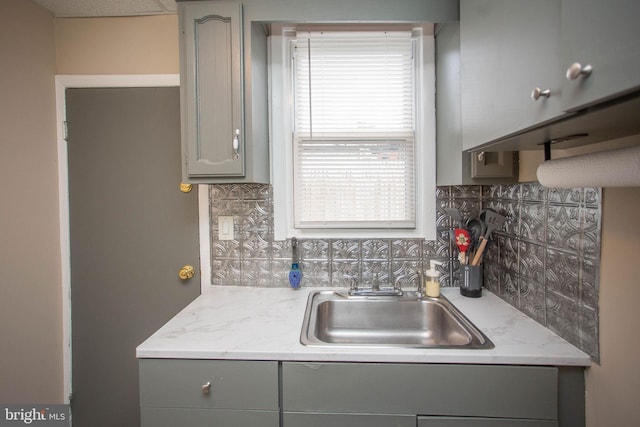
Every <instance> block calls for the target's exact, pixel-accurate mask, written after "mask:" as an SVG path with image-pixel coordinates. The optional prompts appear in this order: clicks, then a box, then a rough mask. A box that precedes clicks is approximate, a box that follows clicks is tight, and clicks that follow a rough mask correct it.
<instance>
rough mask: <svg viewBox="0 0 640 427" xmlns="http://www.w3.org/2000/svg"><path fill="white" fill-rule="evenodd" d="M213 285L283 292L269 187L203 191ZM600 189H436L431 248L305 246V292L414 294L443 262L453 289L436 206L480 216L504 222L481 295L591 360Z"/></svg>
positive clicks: (387, 242) (376, 242) (361, 242)
mask: <svg viewBox="0 0 640 427" xmlns="http://www.w3.org/2000/svg"><path fill="white" fill-rule="evenodd" d="M209 198H210V209H211V265H212V277H211V283H212V284H213V285H239V286H240V285H242V286H262V287H286V286H289V282H288V274H289V269H290V267H291V245H290V242H289V241H276V240H274V239H273V200H272V195H271V187H270V186H269V185H260V184H224V185H211V186H209ZM601 199H602V193H601V190H600V189H594V188H586V189H553V188H552V189H547V188H545V187H542V186H540V185H539V184H514V185H504V186H502V185H497V186H455V187H438V189H437V192H436V203H437V204H438V214H437V224H436V225H437V232H438V233H437V236H438V237H437V240H435V241H425V240H420V239H326V240H315V239H314V240H303V241H301V242H300V246H299V255H300V261H301V269H302V270H303V273H304V278H303V286H304V285H307V286H327V287H329V286H331V287H336V286H338V287H339V286H348V285H349V283H350V282H351V280H352V279H356V280H357V281H358V282H359V283H370V282H372V281H373V280H376V279H377V280H378V281H379V282H380V283H381V284H385V283H388V284H395V283H398V284H400V285H402V286H403V287H412V286H415V279H416V271H418V270H422V269H426V268H428V263H429V260H431V259H437V260H440V261H444V265H443V266H442V267H440V270H441V273H442V275H441V284H442V286H457V285H458V283H459V281H458V269H459V263H458V260H457V248H455V246H454V245H453V242H452V240H451V237H450V232H451V230H452V229H453V227H454V226H456V224H455V223H454V221H453V220H452V219H451V218H450V217H449V216H447V215H446V214H445V212H444V208H446V207H455V208H458V209H459V210H460V211H461V213H462V215H463V217H464V218H465V219H466V218H468V217H471V216H473V215H477V214H478V213H479V212H480V211H481V210H482V209H487V208H490V209H494V210H495V211H497V212H499V213H500V214H503V215H505V216H506V217H507V220H506V222H505V224H504V225H503V226H502V227H501V228H500V229H499V230H497V231H496V232H495V233H494V235H493V238H492V240H491V241H490V244H489V245H488V246H487V249H486V253H485V257H484V275H485V281H484V284H485V287H486V288H488V289H490V290H491V291H492V292H494V293H495V294H496V295H499V296H500V297H501V298H502V299H504V300H505V301H507V302H509V303H510V304H512V305H513V306H515V307H516V308H518V309H519V310H521V311H522V312H524V313H526V314H527V315H529V316H531V317H532V318H533V319H535V320H536V321H538V322H539V323H541V324H543V325H545V326H546V327H548V328H549V329H551V330H553V331H554V332H556V333H557V334H559V335H560V336H562V337H563V338H565V339H566V340H567V341H569V342H571V343H572V344H574V345H576V346H577V347H579V348H581V349H582V350H583V351H585V352H587V353H588V354H590V355H591V356H592V357H593V358H594V359H595V360H598V358H599V352H598V278H599V271H598V267H599V264H600V262H599V258H600V228H601V223H600V216H601ZM218 216H233V217H234V233H235V239H234V240H219V238H218V223H217V219H218Z"/></svg>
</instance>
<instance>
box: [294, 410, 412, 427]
mask: <svg viewBox="0 0 640 427" xmlns="http://www.w3.org/2000/svg"><path fill="white" fill-rule="evenodd" d="M282 419H283V423H282V425H283V426H285V427H327V426H331V427H415V425H416V417H415V415H390V414H328V413H314V412H284V413H283V414H282Z"/></svg>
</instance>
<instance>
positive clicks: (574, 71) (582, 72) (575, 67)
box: [567, 62, 593, 80]
mask: <svg viewBox="0 0 640 427" xmlns="http://www.w3.org/2000/svg"><path fill="white" fill-rule="evenodd" d="M592 71H593V67H592V66H591V65H585V66H584V67H583V66H582V64H580V63H579V62H574V63H573V64H571V65H570V66H569V68H567V80H575V79H577V78H578V77H581V76H582V77H589V75H590V74H591V72H592Z"/></svg>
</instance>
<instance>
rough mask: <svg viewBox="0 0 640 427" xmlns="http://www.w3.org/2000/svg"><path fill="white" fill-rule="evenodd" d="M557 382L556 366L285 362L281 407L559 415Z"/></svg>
mask: <svg viewBox="0 0 640 427" xmlns="http://www.w3.org/2000/svg"><path fill="white" fill-rule="evenodd" d="M557 384H558V370H557V369H556V368H552V367H525V366H497V365H431V364H430V365H419V364H416V365H399V364H376V363H371V364H359V363H351V364H350V363H295V362H284V363H283V366H282V387H283V388H282V405H283V409H284V410H285V411H290V412H304V411H308V412H313V411H319V412H334V413H335V412H338V413H379V414H423V415H430V414H433V415H445V414H446V415H453V416H480V417H506V418H532V419H549V420H555V419H557V417H558V390H557Z"/></svg>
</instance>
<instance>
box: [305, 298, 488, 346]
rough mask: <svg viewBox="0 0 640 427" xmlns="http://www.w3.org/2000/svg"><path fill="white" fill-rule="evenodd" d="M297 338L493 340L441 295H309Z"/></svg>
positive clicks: (417, 342)
mask: <svg viewBox="0 0 640 427" xmlns="http://www.w3.org/2000/svg"><path fill="white" fill-rule="evenodd" d="M300 341H301V342H302V344H304V345H310V346H341V347H342V346H369V347H371V346H373V347H408V348H411V347H413V348H459V349H488V348H493V347H494V345H493V343H492V342H491V341H490V340H489V339H488V338H487V337H486V336H485V335H484V334H483V333H482V332H481V331H480V330H479V329H478V328H477V327H476V326H475V325H473V323H471V322H470V321H469V320H468V319H467V318H466V317H464V315H463V314H462V313H460V311H459V310H458V309H457V308H456V307H455V306H454V305H453V304H451V303H450V302H449V300H447V299H446V298H444V297H442V296H441V297H440V298H428V297H424V298H419V297H418V296H417V295H416V294H414V293H405V295H403V296H400V297H395V296H394V297H378V296H366V297H361V296H358V297H354V296H349V295H347V294H343V293H341V292H334V291H315V292H312V293H311V294H310V295H309V300H308V302H307V309H306V312H305V317H304V322H303V325H302V333H301V335H300Z"/></svg>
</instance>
